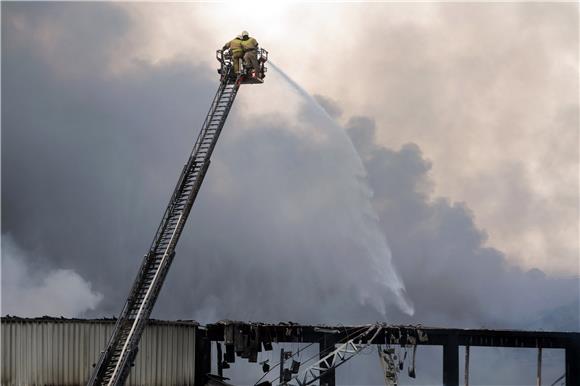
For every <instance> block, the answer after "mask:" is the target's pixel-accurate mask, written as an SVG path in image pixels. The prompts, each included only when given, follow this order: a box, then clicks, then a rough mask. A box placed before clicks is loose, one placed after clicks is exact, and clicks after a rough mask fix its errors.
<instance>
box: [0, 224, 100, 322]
mask: <svg viewBox="0 0 580 386" xmlns="http://www.w3.org/2000/svg"><path fill="white" fill-rule="evenodd" d="M25 254H26V252H25V251H23V250H22V249H21V248H20V247H18V246H17V245H16V244H15V243H14V241H13V240H12V238H11V237H10V236H7V235H3V236H2V314H4V315H5V314H9V315H10V314H11V315H17V316H22V317H27V316H30V317H37V316H42V315H54V316H65V317H76V316H82V315H83V314H84V313H85V312H86V311H89V310H94V309H95V308H96V307H97V305H98V304H99V302H100V301H101V300H102V299H103V295H101V294H100V293H98V292H94V291H93V289H92V288H91V284H90V283H89V282H87V281H86V280H85V279H83V278H82V277H81V276H80V275H79V274H78V273H76V272H74V271H72V270H70V269H50V268H49V269H44V268H43V267H33V266H28V265H26V260H27V259H26V258H25V257H24V256H25Z"/></svg>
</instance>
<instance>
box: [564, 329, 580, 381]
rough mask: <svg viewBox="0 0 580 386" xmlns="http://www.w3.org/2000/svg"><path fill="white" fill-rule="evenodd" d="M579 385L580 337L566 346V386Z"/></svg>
mask: <svg viewBox="0 0 580 386" xmlns="http://www.w3.org/2000/svg"><path fill="white" fill-rule="evenodd" d="M577 385H580V339H579V338H576V339H574V340H573V341H572V342H570V344H569V346H568V347H566V386H577Z"/></svg>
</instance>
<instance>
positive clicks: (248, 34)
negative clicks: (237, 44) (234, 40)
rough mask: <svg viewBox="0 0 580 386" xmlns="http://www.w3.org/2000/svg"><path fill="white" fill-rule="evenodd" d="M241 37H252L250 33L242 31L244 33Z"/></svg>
mask: <svg viewBox="0 0 580 386" xmlns="http://www.w3.org/2000/svg"><path fill="white" fill-rule="evenodd" d="M240 36H241V37H245V36H250V33H249V32H248V31H242V33H241V34H240Z"/></svg>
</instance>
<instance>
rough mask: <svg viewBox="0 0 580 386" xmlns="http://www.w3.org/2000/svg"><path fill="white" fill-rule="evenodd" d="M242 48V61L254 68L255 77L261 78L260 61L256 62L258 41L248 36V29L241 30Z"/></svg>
mask: <svg viewBox="0 0 580 386" xmlns="http://www.w3.org/2000/svg"><path fill="white" fill-rule="evenodd" d="M241 36H242V48H243V50H244V63H246V65H251V66H252V67H253V68H254V71H255V74H256V78H258V79H261V78H262V74H261V72H260V63H259V62H258V41H257V40H256V39H254V38H251V37H250V34H249V33H248V31H242V34H241Z"/></svg>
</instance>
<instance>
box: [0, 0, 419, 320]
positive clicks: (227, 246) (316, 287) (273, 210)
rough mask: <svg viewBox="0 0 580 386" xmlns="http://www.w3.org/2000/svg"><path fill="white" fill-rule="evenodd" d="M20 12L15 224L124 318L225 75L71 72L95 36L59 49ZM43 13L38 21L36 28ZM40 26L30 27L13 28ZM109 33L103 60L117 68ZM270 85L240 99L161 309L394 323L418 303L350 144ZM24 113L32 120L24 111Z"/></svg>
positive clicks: (8, 197) (13, 117) (149, 69)
mask: <svg viewBox="0 0 580 386" xmlns="http://www.w3.org/2000/svg"><path fill="white" fill-rule="evenodd" d="M97 8H99V12H100V13H106V12H112V11H111V10H110V9H108V8H107V7H104V8H102V9H101V8H100V7H97ZM48 9H51V10H52V16H53V18H55V19H56V20H59V19H60V18H63V19H64V18H65V16H63V14H67V13H69V14H70V15H69V17H71V18H73V19H78V18H80V19H85V17H83V13H84V12H87V11H86V10H85V8H83V7H75V6H72V7H66V6H65V7H62V8H57V9H60V10H61V12H62V13H59V12H57V11H55V9H54V8H53V6H48ZM12 12H13V13H10V18H9V19H8V20H7V25H8V33H7V44H6V46H5V49H6V50H7V52H6V53H7V55H5V56H4V57H5V58H7V60H6V63H5V66H4V69H5V71H7V72H8V73H10V75H11V76H10V77H8V80H7V82H6V83H5V84H4V85H3V86H4V87H5V89H4V91H5V93H6V95H10V98H9V99H8V100H7V101H6V103H5V107H6V109H5V111H6V114H5V115H4V116H3V118H4V119H5V124H4V127H5V128H6V129H5V141H3V145H6V144H7V143H9V144H10V146H6V147H5V150H4V152H3V156H4V157H5V160H6V161H5V162H3V166H4V167H5V170H4V173H3V178H4V179H5V183H4V184H3V188H4V192H3V193H4V202H3V205H4V211H3V217H4V218H3V219H4V225H5V227H6V228H7V229H8V230H9V231H11V232H12V233H13V234H14V235H15V236H14V237H15V238H16V239H17V240H18V241H19V242H20V243H21V244H23V245H30V246H36V245H38V244H42V246H43V248H44V249H45V250H46V256H47V260H48V261H49V262H50V263H51V264H53V265H54V266H57V267H67V268H69V267H70V268H72V269H74V270H76V271H78V272H79V273H81V274H82V275H83V277H87V278H88V279H89V280H90V281H91V282H92V283H94V285H95V287H96V288H97V289H98V290H99V291H102V292H103V294H104V296H105V298H104V300H103V302H102V303H101V307H100V308H99V309H97V310H96V311H95V312H94V314H95V315H99V316H102V315H103V314H107V315H110V314H115V313H116V312H118V310H120V308H121V304H122V302H123V300H124V298H125V296H126V292H127V290H128V287H129V285H130V284H131V279H132V277H133V275H134V274H135V272H136V270H137V268H138V264H139V260H140V259H141V256H142V255H143V253H144V252H145V251H146V248H147V246H148V244H149V242H150V237H152V235H153V231H154V229H155V226H156V224H157V222H158V221H159V218H160V214H161V213H162V211H163V208H164V206H165V205H166V202H167V198H168V197H169V195H170V193H171V189H172V188H173V185H174V183H175V179H176V177H177V174H178V173H179V170H180V167H181V164H182V163H183V162H184V160H185V158H186V156H187V154H188V151H189V148H190V147H191V141H192V140H193V138H194V137H195V134H196V132H197V127H199V124H200V123H201V122H202V121H203V113H204V111H205V108H207V105H208V104H209V100H210V98H211V93H212V89H213V88H214V87H215V84H216V82H215V76H213V75H209V74H208V70H207V69H206V68H204V67H200V68H192V67H190V66H187V65H185V64H180V63H165V64H161V65H159V66H149V65H145V64H143V65H139V64H137V65H136V70H135V71H134V72H133V73H131V74H126V75H125V76H123V77H116V76H114V75H111V74H109V73H108V72H107V71H105V70H104V69H103V70H102V71H95V68H94V66H87V67H86V69H87V71H86V72H82V66H80V65H78V64H77V67H80V68H76V69H75V72H74V73H73V75H70V74H69V73H68V72H66V71H63V69H65V68H66V66H70V64H69V63H68V62H66V61H64V62H62V61H61V59H62V58H67V57H70V55H71V53H70V51H71V50H74V49H78V50H79V51H80V50H81V48H80V43H78V46H77V43H76V42H73V43H75V44H70V43H71V42H67V44H66V45H62V42H61V40H60V39H56V40H55V41H52V42H51V48H52V49H51V51H50V53H46V52H45V51H44V50H43V49H42V48H43V46H44V44H45V43H44V41H43V40H39V38H38V36H37V35H36V34H35V33H34V32H35V28H39V29H46V28H43V23H47V21H46V20H44V19H42V18H40V17H39V16H38V15H37V13H42V12H41V11H38V10H36V9H35V10H31V9H26V7H22V8H20V7H14V11H12ZM78 14H80V16H78ZM30 18H33V19H34V18H39V20H36V21H37V23H36V24H35V25H30V26H29V25H28V24H27V21H28V20H29V19H30ZM109 19H110V20H113V21H115V20H119V19H122V18H121V17H119V16H115V17H108V18H107V20H109ZM23 25H24V26H26V27H27V28H24V29H23V31H20V30H18V28H19V27H22V26H23ZM63 25H66V24H65V23H63V24H57V26H58V27H59V28H62V26H63ZM28 27H30V29H31V32H30V33H28V34H27V33H21V34H16V33H13V32H16V30H18V32H26V31H28ZM86 28H89V27H88V25H87V24H83V26H73V30H74V29H86ZM98 28H100V27H96V26H95V29H98ZM117 28H121V27H117ZM63 34H66V35H67V36H68V35H69V34H68V32H67V31H65V32H63ZM81 35H82V34H81ZM102 39H103V41H104V42H107V41H109V40H110V37H109V36H108V35H106V34H104V35H103V36H102ZM104 42H101V43H100V44H97V45H95V47H96V48H97V49H96V51H95V52H92V55H93V58H92V60H94V58H98V60H101V61H103V62H106V59H107V52H108V51H107V49H106V47H107V44H105V43H104ZM99 49H100V51H99ZM61 52H62V54H60V53H61ZM22 63H27V65H26V66H22ZM54 69H58V72H56V73H55V70H54ZM79 72H81V74H80V77H79ZM206 79H212V80H213V81H212V82H211V83H209V81H208V80H206ZM268 81H269V83H267V84H266V85H264V86H263V87H261V86H260V87H250V86H248V87H247V88H246V87H244V88H243V89H242V91H241V92H240V96H239V99H238V101H237V103H236V106H235V108H234V110H233V111H232V115H231V117H230V119H229V121H228V124H227V126H226V128H225V129H224V134H223V136H222V138H221V140H220V143H219V144H218V147H217V150H216V152H215V154H214V157H213V160H212V166H211V167H210V171H209V173H208V175H207V177H206V181H205V183H204V186H203V188H202V191H201V193H200V195H199V197H198V200H197V202H196V205H195V207H194V209H193V211H192V213H191V219H190V221H189V225H188V226H187V227H186V229H185V232H184V234H183V237H182V240H181V242H180V245H179V247H178V250H177V258H176V260H175V263H174V264H175V265H174V267H172V270H171V271H170V274H169V277H168V282H167V285H166V287H165V288H164V290H163V292H162V294H161V297H160V299H159V303H158V307H157V308H156V311H155V314H156V316H158V317H163V318H196V319H200V320H202V321H213V320H216V319H219V318H235V319H250V318H255V319H262V320H289V319H291V320H295V321H308V322H321V321H335V320H341V321H343V322H354V321H368V320H377V319H385V317H387V315H386V314H385V311H386V309H387V308H388V307H392V306H395V305H397V304H398V305H400V306H402V307H406V311H407V312H409V310H410V309H409V306H408V305H407V304H406V303H405V302H406V299H405V300H402V299H401V298H398V297H397V295H395V293H402V292H403V291H404V287H403V285H402V283H401V282H400V279H399V278H398V276H397V274H396V273H395V271H394V269H393V268H392V266H391V265H390V264H391V263H390V252H389V250H388V246H387V244H386V242H385V237H384V234H382V233H381V232H379V231H378V218H377V216H376V214H375V213H374V212H373V210H372V207H371V205H370V201H369V194H370V192H369V191H368V188H366V185H365V184H366V182H365V181H364V169H363V167H362V164H361V162H360V159H359V158H358V156H357V154H356V152H355V150H354V148H353V147H352V145H351V144H350V142H349V141H348V138H347V137H346V136H345V135H344V132H343V131H342V130H341V129H340V128H339V127H337V126H336V125H335V124H334V123H333V122H332V120H330V119H329V118H328V116H327V115H326V114H325V113H324V112H323V111H322V110H321V109H320V108H319V107H318V106H317V105H316V104H315V103H313V102H312V101H311V100H308V99H305V98H304V97H303V95H300V94H299V93H296V92H295V90H294V89H293V88H292V87H290V86H289V85H288V84H287V83H286V82H285V81H284V80H283V78H281V77H280V76H276V75H275V74H274V73H272V74H271V75H270V76H269V77H268ZM27 84H30V87H28V86H26V85H27ZM209 84H211V86H209ZM209 87H211V88H209ZM30 88H34V90H35V92H34V94H31V93H30V92H28V90H30ZM55 92H58V97H57V98H55V96H54V93H55ZM274 98H277V100H274ZM191 107H193V108H194V110H192V109H191ZM24 109H26V110H27V111H29V113H28V114H25V115H22V114H19V111H23V110H24ZM188 127H189V128H188ZM191 127H195V128H196V129H193V130H192V129H190V128H191ZM16 128H18V129H16ZM21 149H26V151H22V150H21ZM30 154H34V157H29V155H30ZM38 163H40V164H41V165H42V167H37V164H38ZM7 165H19V168H18V169H17V168H14V167H10V166H7ZM38 191H40V192H42V200H38V199H35V196H36V194H37V192H38ZM21 213H26V216H21V215H20V214H21ZM70 251H74V253H71V252H70ZM31 260H34V257H32V258H31ZM128 278H129V279H128ZM305 299H308V301H305ZM280 304H283V306H282V307H281V306H280ZM394 308H397V307H394Z"/></svg>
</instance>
